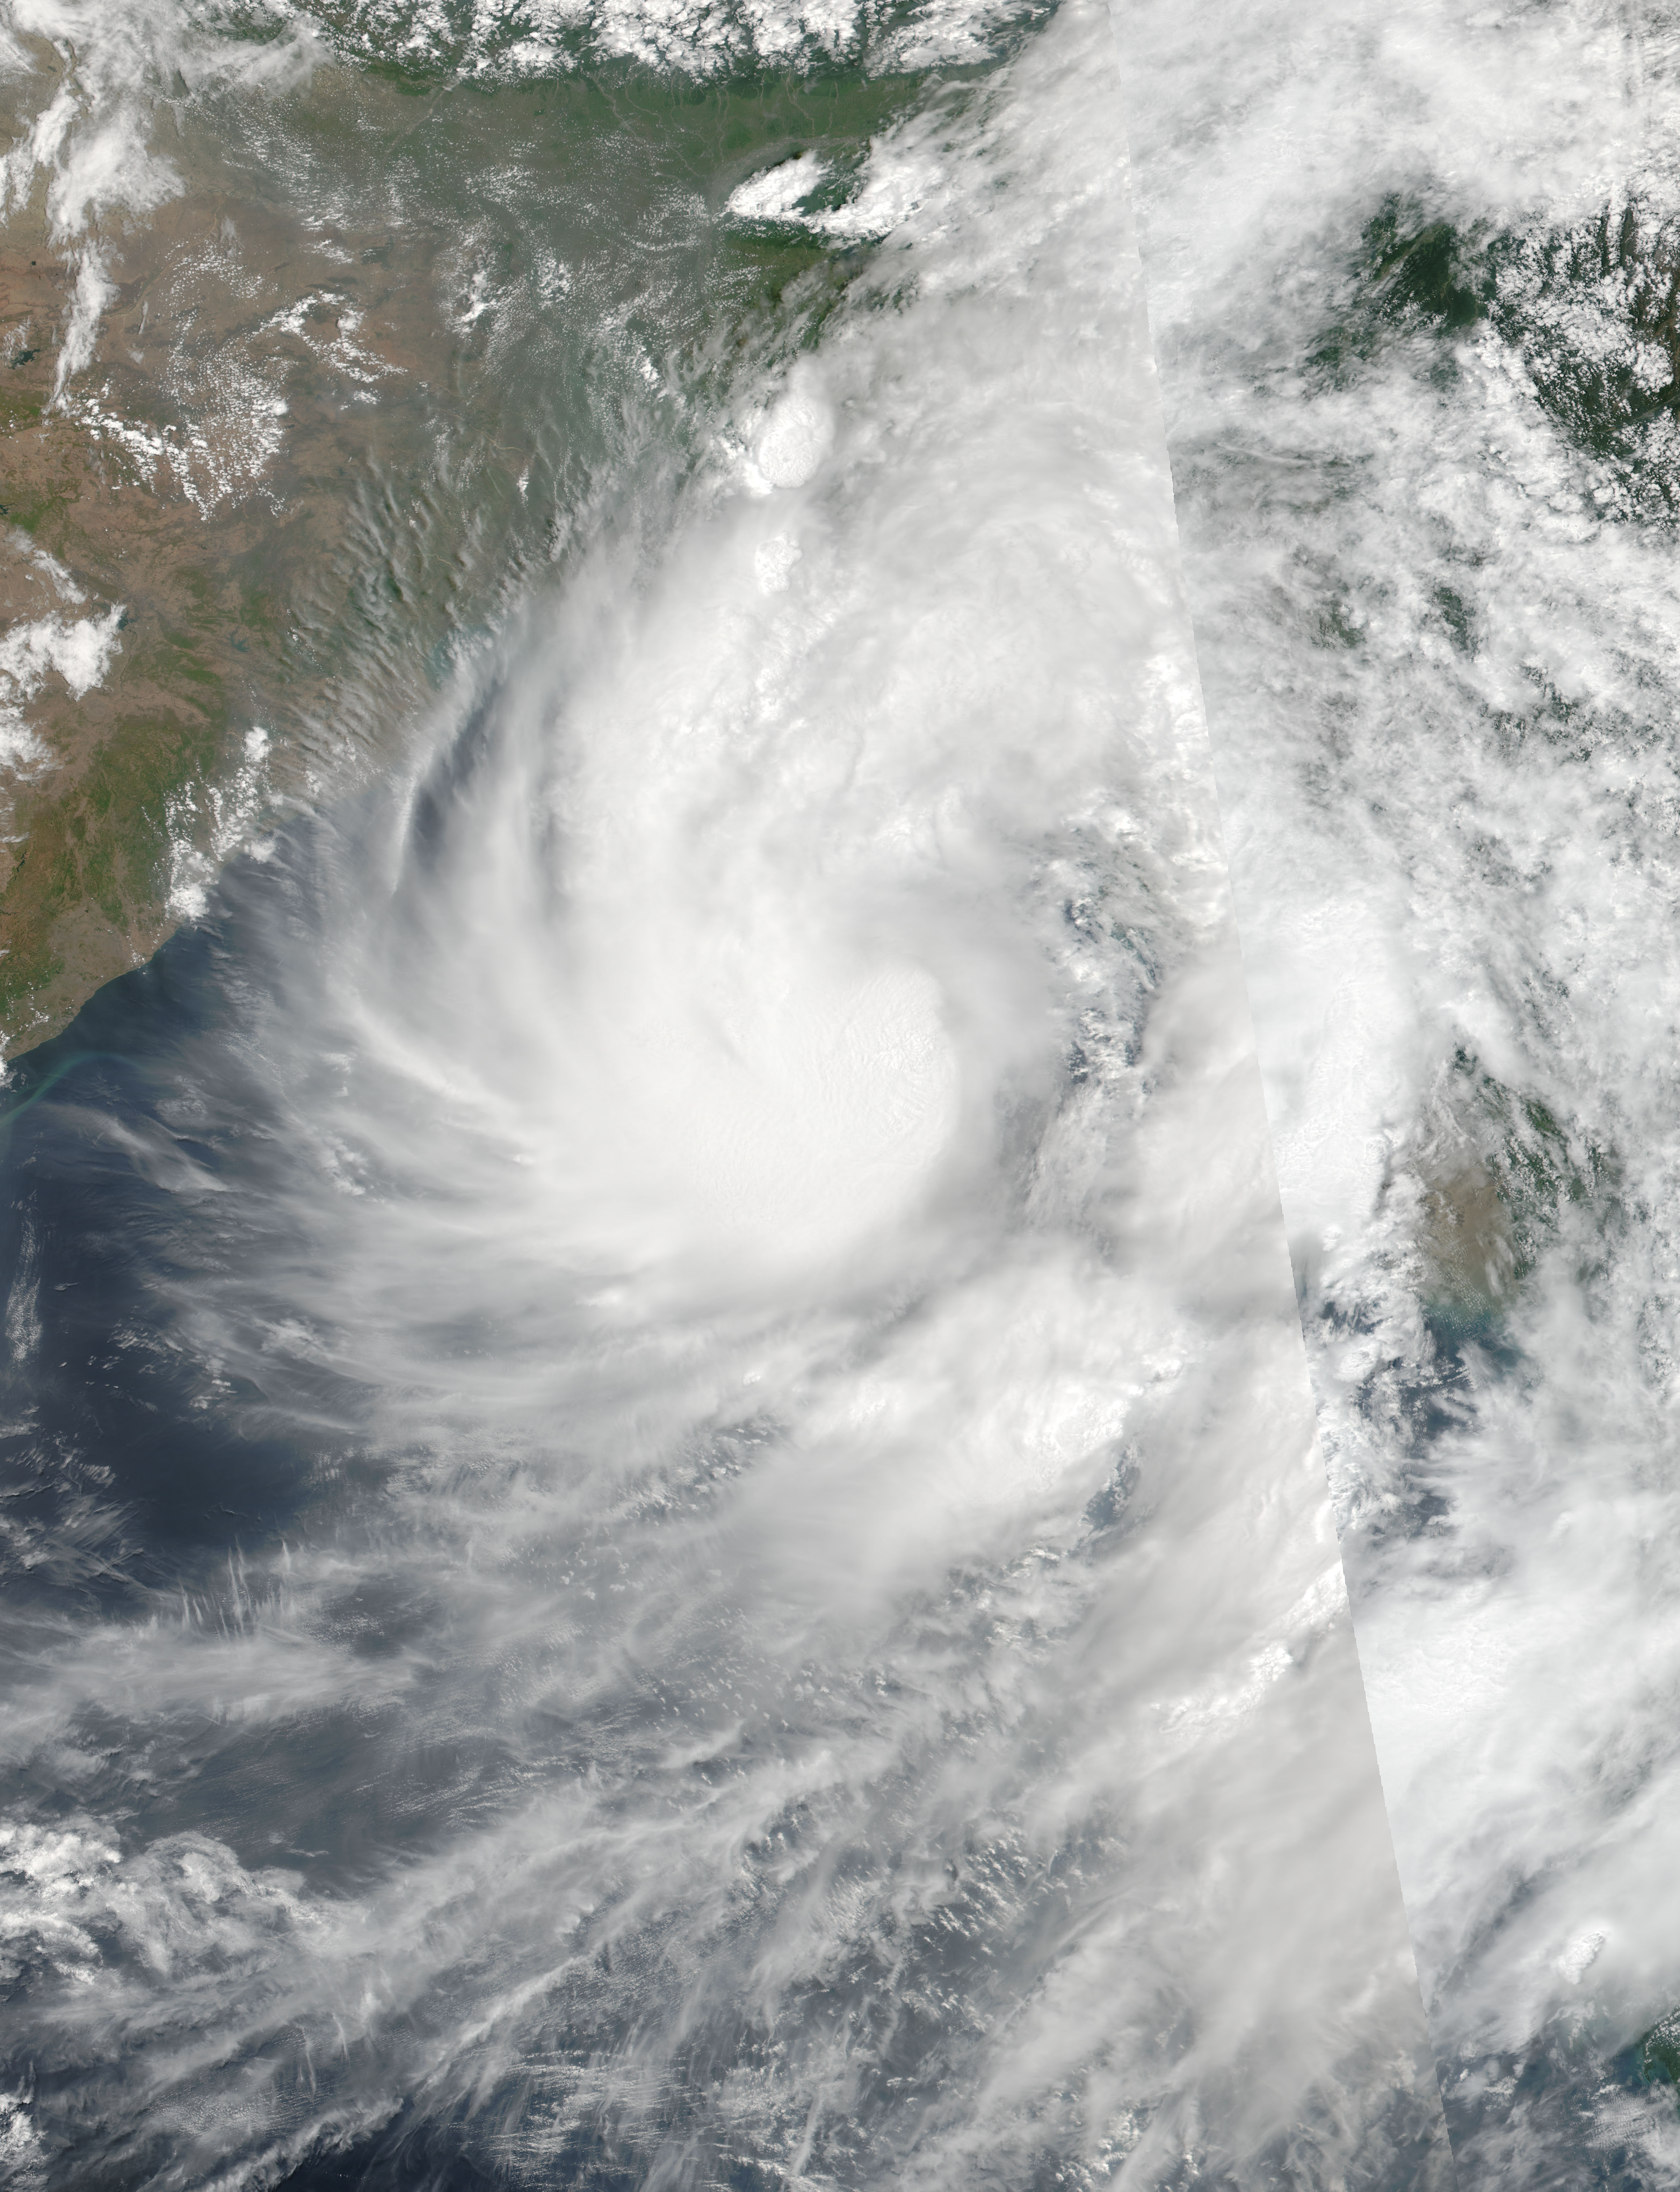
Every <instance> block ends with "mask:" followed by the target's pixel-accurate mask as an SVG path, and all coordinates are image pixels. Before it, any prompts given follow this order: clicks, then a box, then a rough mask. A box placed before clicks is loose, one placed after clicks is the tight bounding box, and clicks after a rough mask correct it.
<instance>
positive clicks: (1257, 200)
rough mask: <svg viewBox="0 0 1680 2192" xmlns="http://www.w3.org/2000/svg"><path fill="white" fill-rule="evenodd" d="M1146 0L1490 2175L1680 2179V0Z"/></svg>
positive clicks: (1185, 492)
mask: <svg viewBox="0 0 1680 2192" xmlns="http://www.w3.org/2000/svg"><path fill="white" fill-rule="evenodd" d="M1116 22H1117V28H1118V31H1119V43H1120V49H1121V52H1122V54H1123V56H1124V60H1125V70H1126V75H1127V80H1128V85H1129V111H1130V116H1131V119H1132V140H1131V143H1132V153H1133V158H1134V162H1135V169H1134V178H1135V189H1136V203H1137V206H1138V219H1139V225H1140V236H1141V239H1142V255H1143V260H1144V265H1145V268H1146V274H1147V278H1148V292H1149V302H1150V312H1151V322H1152V328H1153V337H1154V340H1155V343H1156V346H1157V353H1158V357H1159V365H1160V371H1161V375H1162V384H1163V389H1164V392H1165V409H1166V416H1167V422H1168V435H1169V440H1170V446H1171V450H1172V464H1173V474H1174V481H1175V486H1176V495H1177V510H1178V515H1179V520H1180V524H1181V528H1182V539H1183V544H1184V555H1185V566H1186V574H1187V585H1188V589H1189V594H1190V599H1191V602H1192V606H1193V613H1194V616H1195V625H1196V639H1197V648H1198V656H1199V664H1200V667H1201V671H1202V676H1203V678H1204V687H1205V691H1206V695H1207V705H1208V712H1209V717H1210V726H1211V730H1212V734H1213V739H1214V745H1215V753H1216V773H1217V777H1218V782H1219V788H1220V795H1221V802H1222V813H1223V816H1224V820H1225V826H1226V832H1227V847H1228V850H1229V854H1230V860H1231V873H1232V879H1233V892H1234V897H1235V904H1236V909H1237V916H1238V922H1239V929H1240V932H1241V935H1242V940H1243V950H1244V964H1245V968H1246V970H1247V979H1248V986H1249V992H1250V998H1251V1001H1252V1005H1253V1010H1254V1015H1255V1020H1256V1031H1257V1037H1258V1042H1259V1048H1260V1056H1261V1065H1262V1069H1263V1071H1264V1075H1265V1080H1266V1089H1267V1107H1268V1113H1269V1117H1270V1122H1271V1127H1272V1132H1273V1146H1274V1149H1275V1151H1276V1155H1277V1162H1278V1166H1279V1180H1280V1186H1281V1190H1282V1196H1283V1202H1284V1211H1285V1214H1286V1218H1287V1220H1288V1225H1289V1230H1290V1242H1291V1248H1292V1253H1293V1257H1294V1263H1295V1269H1296V1283H1297V1288H1298V1292H1299V1295H1300V1299H1301V1312H1302V1321H1303V1329H1304V1331H1305V1333H1306V1335H1307V1342H1308V1347H1309V1354H1310V1358H1311V1362H1312V1373H1313V1388H1314V1392H1315V1396H1316V1400H1317V1405H1318V1419H1319V1423H1320V1426H1321V1430H1322V1431H1323V1434H1324V1442H1325V1451H1326V1458H1327V1461H1328V1463H1329V1466H1330V1472H1331V1477H1332V1482H1333V1485H1334V1488H1335V1498H1336V1504H1337V1512H1338V1519H1339V1521H1340V1524H1341V1531H1342V1543H1343V1548H1344V1552H1345V1555H1346V1556H1347V1564H1348V1574H1349V1580H1350V1584H1351V1586H1352V1588H1353V1601H1354V1607H1355V1618H1356V1627H1357V1630H1358V1640H1359V1650H1360V1656H1361V1662H1362V1665H1363V1668H1364V1677H1365V1683H1366V1689H1367V1694H1368V1696H1369V1698H1370V1706H1371V1712H1372V1718H1373V1722H1374V1726H1375V1736H1376V1742H1377V1748H1378V1752H1379V1755H1380V1757H1381V1763H1382V1774H1383V1783H1384V1788H1385V1791H1386V1794H1387V1804H1388V1812H1389V1817H1390V1819H1391V1821H1392V1827H1393V1832H1394V1840H1395V1847H1396V1852H1397V1856H1398V1864H1399V1868H1400V1874H1401V1879H1402V1882H1403V1886H1404V1892H1405V1898H1406V1904H1407V1909H1408V1915H1409V1921H1410V1930H1411V1937H1412V1939H1413V1942H1414V1944H1415V1949H1416V1952H1417V1957H1418V1964H1419V1970H1420V1975H1421V1981H1422V1984H1423V1989H1424V1998H1425V2002H1426V2006H1427V2012H1428V2016H1429V2022H1430V2029H1431V2033H1432V2041H1433V2044H1434V2047H1435V2051H1436V2054H1437V2057H1438V2061H1439V2062H1440V2064H1441V2075H1442V2086H1443V2092H1444V2097H1445V2101H1446V2108H1447V2119H1448V2123H1449V2129H1450V2131H1451V2132H1452V2136H1453V2139H1454V2143H1455V2152H1456V2155H1457V2166H1458V2173H1459V2181H1460V2183H1461V2184H1465V2185H1471V2184H1473V2185H1476V2186H1488V2187H1494V2186H1498V2187H1510V2188H1512V2192H1516V2188H1518V2187H1520V2188H1523V2192H1528V2188H1533V2187H1539V2186H1551V2185H1558V2186H1563V2185H1569V2186H1575V2185H1586V2184H1592V2185H1612V2184H1613V2185H1616V2186H1626V2187H1634V2186H1638V2187H1642V2188H1643V2187H1656V2186H1666V2185H1671V2184H1673V2183H1676V2182H1677V2181H1680V2121H1677V2115H1676V2109H1675V2100H1674V2088H1673V2084H1672V2075H1673V2067H1674V2064H1673V2057H1672V2051H1671V2044H1670V2043H1669V2042H1667V2041H1664V2040H1663V2038H1662V2037H1661V2027H1662V2026H1663V2024H1664V2021H1665V2019H1666V2018H1669V2017H1670V2015H1671V2012H1673V2011H1674V2009H1675V2007H1676V2004H1677V1997H1680V1930H1677V1929H1680V1898H1677V1893H1676V1887H1675V1872H1674V1864H1673V1852H1674V1836H1673V1829H1672V1818H1673V1810H1674V1801H1675V1790H1676V1772H1677V1763H1680V1759H1677V1751H1676V1743H1675V1726H1674V1715H1673V1710H1672V1699H1673V1697H1674V1694H1675V1685H1676V1680H1677V1663H1676V1658H1675V1651H1676V1637H1677V1633H1680V1632H1677V1629H1676V1624H1675V1618H1674V1613H1675V1604H1676V1589H1677V1575H1676V1569H1675V1553H1674V1548H1675V1544H1676V1542H1677V1540H1676V1528H1675V1522H1676V1479H1675V1434H1674V1424H1675V1413H1674V1408H1675V1396H1676V1390H1677V1388H1676V1384H1675V1375H1676V1361H1677V1356H1676V1327H1675V1312H1676V1295H1675V1274H1676V1264H1675V1241H1676V1237H1677V1236H1676V1224H1677V1212H1680V1202H1677V1178H1680V1175H1677V1169H1676V1167H1677V1145H1676V1138H1675V1127H1676V1116H1677V1112H1676V1095H1675V1084H1674V1056H1675V1046H1674V1030H1675V1023H1676V1004H1677V994H1680V993H1677V972H1676V967H1677V962H1676V956H1675V943H1674V935H1675V931H1674V905H1675V875H1676V869H1675V819H1676V813H1677V808H1676V779H1675V759H1674V728H1675V723H1676V720H1677V696H1680V683H1677V676H1680V658H1677V654H1676V635H1677V631H1680V624H1677V599H1676V581H1675V570H1676V564H1675V545H1676V544H1675V533H1674V511H1675V486H1676V474H1675V469H1674V454H1675V431H1676V429H1675V421H1676V416H1677V408H1676V392H1675V368H1674V351H1673V341H1674V336H1673V310H1674V304H1673V300H1674V287H1673V283H1674V266H1675V257H1674V237H1675V232H1676V231H1675V227H1674V221H1675V215H1676V211H1677V199H1676V185H1677V170H1676V164H1675V140H1674V131H1673V118H1672V117H1673V97H1674V91H1673V85H1674V66H1675V59H1676V23H1675V19H1674V17H1673V14H1672V12H1671V10H1667V9H1662V8H1659V7H1653V8H1642V7H1629V8H1604V9H1600V8H1596V7H1586V6H1575V5H1563V6H1555V7H1522V6H1518V7H1506V8H1502V9H1460V8H1456V7H1450V6H1435V5H1420V6H1410V5H1406V6H1402V7H1399V8H1398V9H1384V10H1381V12H1380V13H1376V12H1373V11H1370V10H1364V9H1355V8H1343V7H1339V6H1335V5H1326V6H1318V5H1314V6H1309V7H1307V8H1306V9H1289V10H1283V9H1272V8H1268V7H1260V8H1249V9H1241V10H1238V9H1226V8H1223V7H1220V6H1216V5H1210V6H1193V7H1190V8H1179V9H1166V8H1163V7H1159V6H1155V5H1153V4H1148V0H1140V4H1137V5H1123V6H1122V7H1120V8H1119V10H1118V11H1117V15H1116ZM1654 2032H1656V2033H1657V2035H1658V2037H1657V2039H1656V2040H1655V2041H1653V2040H1652V2039H1651V2038H1650V2035H1652V2034H1653V2033H1654Z"/></svg>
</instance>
